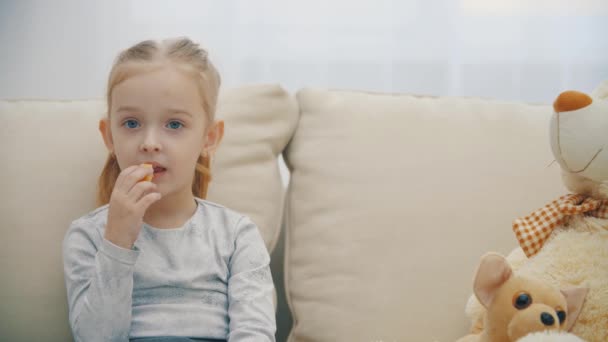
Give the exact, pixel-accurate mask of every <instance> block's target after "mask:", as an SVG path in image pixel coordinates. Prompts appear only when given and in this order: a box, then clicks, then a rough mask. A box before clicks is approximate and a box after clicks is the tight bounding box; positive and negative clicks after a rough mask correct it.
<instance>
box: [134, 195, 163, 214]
mask: <svg viewBox="0 0 608 342" xmlns="http://www.w3.org/2000/svg"><path fill="white" fill-rule="evenodd" d="M160 197H161V195H160V193H158V192H153V193H150V194H147V195H145V196H144V197H142V199H141V200H140V201H139V202H137V207H138V209H139V210H140V212H142V213H143V212H145V211H146V210H147V209H148V207H149V206H150V205H152V203H154V202H156V201H158V200H159V199H160Z"/></svg>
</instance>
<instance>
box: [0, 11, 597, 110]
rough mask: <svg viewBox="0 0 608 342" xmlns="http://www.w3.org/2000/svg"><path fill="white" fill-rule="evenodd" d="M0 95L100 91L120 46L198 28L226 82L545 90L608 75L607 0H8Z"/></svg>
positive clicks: (0, 19)
mask: <svg viewBox="0 0 608 342" xmlns="http://www.w3.org/2000/svg"><path fill="white" fill-rule="evenodd" d="M0 4H1V5H0V6H1V7H0V42H1V43H2V45H1V47H2V48H1V51H2V52H0V61H1V62H0V75H2V77H1V79H0V98H23V97H27V98H69V99H73V98H97V97H101V96H103V93H104V86H105V80H106V76H107V72H108V71H109V68H110V65H111V63H112V60H113V58H114V57H115V56H116V54H117V53H118V51H119V50H121V49H124V48H126V47H128V46H129V45H131V44H134V43H135V42H137V41H139V40H143V39H150V38H164V37H172V36H183V35H186V36H189V37H191V38H192V39H194V40H196V41H198V42H200V43H201V45H203V46H204V47H206V48H208V49H209V51H210V53H211V58H212V60H214V61H215V63H216V64H218V66H219V68H220V71H221V73H222V76H223V79H224V81H225V82H224V85H226V86H228V87H230V86H235V85H240V84H244V83H280V84H281V85H283V86H284V87H285V88H287V89H288V90H290V91H297V90H298V89H299V88H302V87H305V86H315V87H332V88H356V89H365V90H372V91H390V92H408V93H418V94H431V95H452V96H482V97H493V98H499V99H505V100H524V101H531V102H549V101H552V99H553V97H555V95H556V94H557V93H559V91H561V90H562V89H566V88H575V89H579V90H582V91H591V90H592V89H593V88H594V87H595V86H596V85H597V84H598V83H599V82H600V80H603V79H606V78H608V37H606V35H607V33H608V1H606V0H575V1H573V0H570V1H564V0H552V1H551V0H534V1H527V0H360V1H357V0H349V1H345V0H307V1H289V0H283V1H280V0H258V1H256V0H222V1H219V0H216V1H211V0H176V1H159V0H105V1H90V0H56V1H45V0H21V1H16V0H14V1H10V0H0Z"/></svg>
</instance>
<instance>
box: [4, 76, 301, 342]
mask: <svg viewBox="0 0 608 342" xmlns="http://www.w3.org/2000/svg"><path fill="white" fill-rule="evenodd" d="M104 111H105V103H104V102H103V101H101V100H96V101H30V100H16V101H0V120H1V121H0V152H1V155H2V157H3V161H4V163H3V172H2V175H3V176H2V177H1V178H0V188H2V194H3V195H2V206H0V217H1V218H2V225H1V227H0V229H1V230H2V239H0V272H1V273H2V279H3V280H2V282H1V283H0V301H1V303H2V305H0V311H1V313H0V317H2V319H0V331H1V332H2V333H1V334H0V335H2V337H3V339H4V340H7V341H8V340H11V341H13V340H14V341H17V340H28V341H30V340H31V341H33V340H55V341H67V340H69V339H70V337H69V336H70V335H69V326H68V321H67V317H68V316H67V301H66V293H65V292H66V290H65V285H64V280H63V266H62V260H61V243H62V240H63V237H64V234H65V231H66V230H67V228H68V226H69V224H70V222H71V221H72V220H74V219H76V218H78V217H79V216H81V215H83V214H85V213H87V212H88V211H90V210H92V209H94V207H95V186H96V181H97V177H98V175H99V173H100V171H101V167H102V166H103V162H104V161H105V157H106V153H107V152H106V149H105V147H104V145H103V142H102V139H101V136H100V135H99V133H98V130H97V123H98V120H99V118H101V117H102V115H104ZM218 117H219V118H223V119H224V120H225V121H226V125H225V126H226V127H225V131H226V134H225V138H224V141H223V142H222V145H221V146H220V148H219V150H218V152H217V157H216V159H214V161H213V163H212V172H213V175H214V180H213V181H212V183H211V184H210V187H209V194H208V195H209V196H208V199H209V200H211V201H215V202H218V203H221V204H223V205H226V206H227V207H229V208H233V209H235V210H237V211H240V212H242V213H243V214H247V215H249V216H250V217H251V218H252V220H253V221H254V222H256V224H257V225H258V226H259V228H260V231H261V233H262V236H263V238H264V241H265V242H266V245H267V247H268V249H269V250H271V249H272V248H273V247H274V245H275V242H276V240H277V237H278V234H279V229H280V223H281V216H282V208H283V204H282V203H283V202H282V201H283V199H284V192H283V191H282V189H283V184H282V181H281V178H280V175H279V171H278V166H277V156H278V154H279V153H281V151H282V150H283V147H284V146H285V145H286V144H287V142H288V141H289V139H290V137H291V136H292V134H293V130H294V129H295V127H296V123H297V117H298V111H297V105H296V103H295V99H294V98H293V96H290V95H289V94H287V93H286V92H285V91H284V90H283V89H282V88H281V87H279V86H276V85H268V86H248V87H240V88H234V89H230V90H227V91H224V92H223V93H222V95H221V97H220V101H219V104H218Z"/></svg>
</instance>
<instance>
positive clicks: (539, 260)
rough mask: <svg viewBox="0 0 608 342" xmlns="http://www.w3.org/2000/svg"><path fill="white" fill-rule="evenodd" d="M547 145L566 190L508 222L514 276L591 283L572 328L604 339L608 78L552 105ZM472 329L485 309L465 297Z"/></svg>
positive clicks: (595, 341)
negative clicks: (593, 88)
mask: <svg viewBox="0 0 608 342" xmlns="http://www.w3.org/2000/svg"><path fill="white" fill-rule="evenodd" d="M553 107H554V111H555V113H554V115H553V117H552V119H551V126H550V127H551V131H550V132H551V134H550V136H551V148H552V151H553V154H554V157H555V160H556V161H557V162H558V163H559V165H560V167H561V171H562V179H563V181H564V184H565V185H566V187H567V188H568V189H569V190H570V191H572V193H571V194H569V195H566V196H563V197H561V198H559V199H557V200H555V201H554V202H552V203H550V204H549V205H547V206H545V207H544V208H541V209H539V210H538V211H536V212H534V213H532V214H530V215H528V216H526V217H524V218H520V219H517V220H515V221H514V223H513V230H514V232H515V236H516V238H517V240H518V241H519V244H520V247H518V248H516V249H515V250H514V251H513V252H511V254H510V255H509V256H508V257H507V259H508V261H509V262H510V263H511V266H512V267H513V269H514V270H516V271H517V272H518V274H521V275H526V276H531V277H535V278H539V279H541V280H543V281H545V282H547V283H549V284H551V285H553V286H556V287H560V288H561V287H565V286H584V287H587V288H588V289H589V293H588V294H587V297H586V301H585V305H584V306H583V308H582V310H581V313H580V316H579V318H578V320H577V322H576V324H575V325H574V326H573V328H572V333H574V334H575V335H577V336H579V337H581V338H583V339H584V340H586V341H590V342H605V341H608V82H605V83H604V84H603V85H602V86H600V87H599V88H598V89H597V90H596V91H595V92H594V94H593V95H592V96H588V95H586V94H584V93H580V92H575V91H568V92H564V93H562V94H560V95H559V97H558V98H557V99H556V100H555V103H554V105H553ZM466 311H467V314H468V315H469V317H471V319H472V322H473V327H472V329H471V331H472V332H476V331H480V330H481V329H482V328H483V326H484V323H483V320H482V316H483V312H484V308H483V307H482V306H481V305H480V304H479V303H478V302H477V300H476V299H475V298H474V297H473V296H471V298H470V300H469V303H468V304H467V309H466Z"/></svg>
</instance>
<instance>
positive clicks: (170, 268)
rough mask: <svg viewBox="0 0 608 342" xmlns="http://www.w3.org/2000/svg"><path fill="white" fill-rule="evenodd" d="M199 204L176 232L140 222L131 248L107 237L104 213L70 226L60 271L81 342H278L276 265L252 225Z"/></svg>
mask: <svg viewBox="0 0 608 342" xmlns="http://www.w3.org/2000/svg"><path fill="white" fill-rule="evenodd" d="M196 202H197V209H196V212H195V214H194V215H193V216H192V217H191V218H190V220H188V222H186V223H185V224H184V226H182V227H180V228H175V229H158V228H154V227H151V226H149V225H147V224H144V225H143V227H142V230H141V232H140V234H139V237H138V238H137V241H136V242H135V245H134V247H133V249H131V250H129V249H125V248H122V247H119V246H116V245H114V244H112V243H111V242H110V241H108V240H106V239H104V231H105V226H106V222H107V216H108V206H107V205H106V206H103V207H100V208H98V209H96V210H94V211H92V212H91V213H89V214H87V215H85V216H83V217H81V218H79V219H77V220H75V221H73V222H72V224H71V225H70V228H69V230H68V231H67V233H66V235H65V238H64V241H63V264H64V274H65V282H66V288H67V296H68V305H69V320H70V326H71V328H72V333H73V335H74V338H75V340H76V341H86V342H93V341H128V339H129V338H136V337H151V336H184V337H202V338H217V339H225V340H228V341H256V342H257V341H274V340H275V337H274V334H275V330H276V323H275V316H274V304H273V294H274V285H273V282H272V276H271V273H270V267H269V261H270V257H269V255H268V251H267V250H266V247H265V245H264V241H263V240H262V237H261V235H260V233H259V231H258V229H257V227H256V225H255V224H254V223H253V222H252V221H251V220H250V219H249V218H248V217H246V216H243V215H240V214H238V213H236V212H235V211H232V210H230V209H227V208H225V207H223V206H220V205H217V204H214V203H211V202H209V201H204V200H201V199H198V198H197V199H196Z"/></svg>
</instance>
